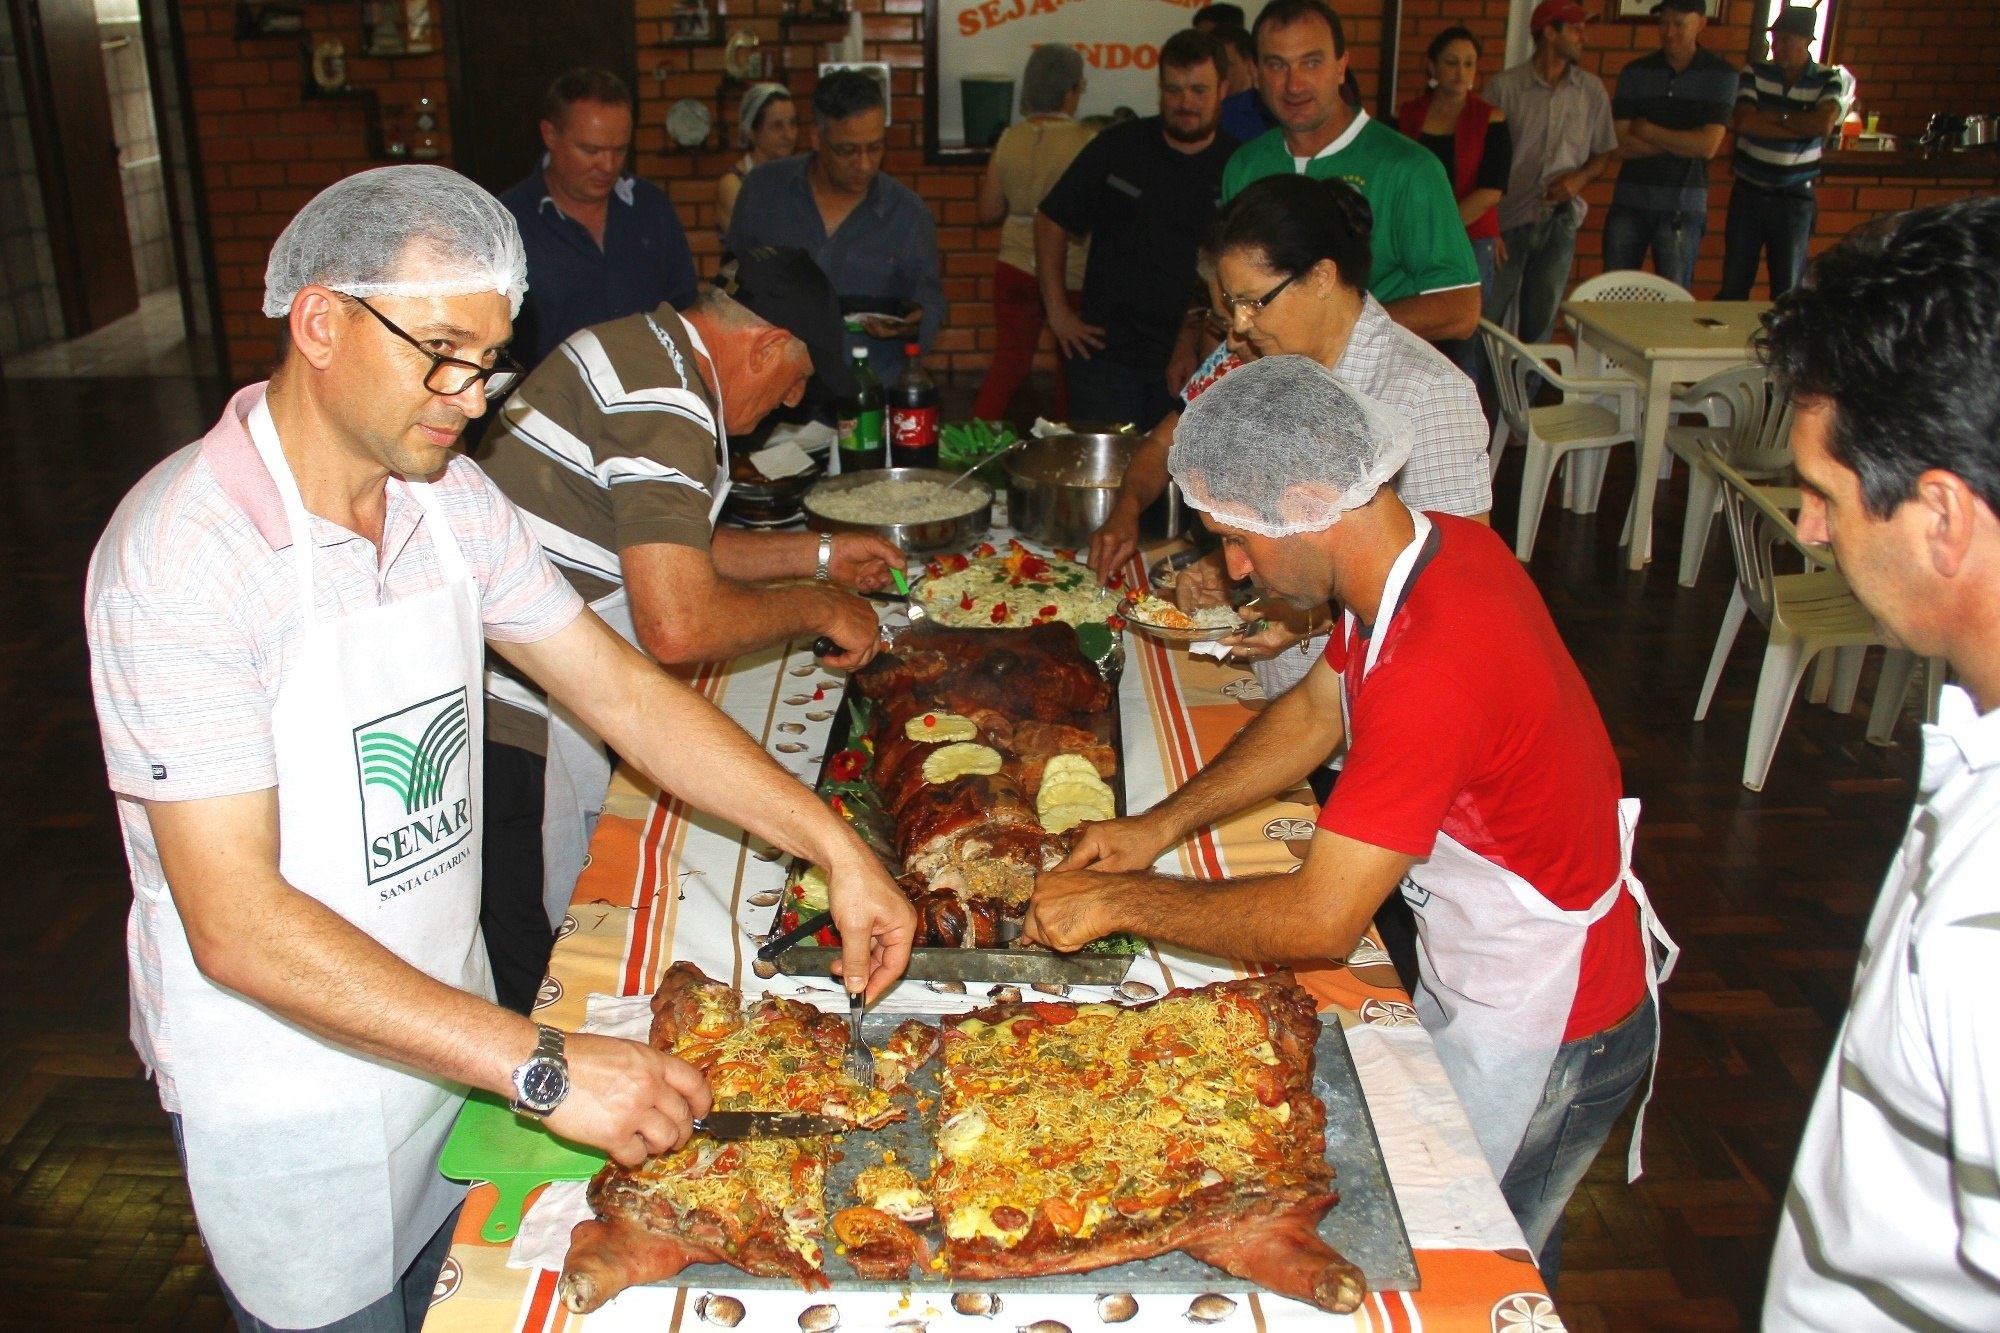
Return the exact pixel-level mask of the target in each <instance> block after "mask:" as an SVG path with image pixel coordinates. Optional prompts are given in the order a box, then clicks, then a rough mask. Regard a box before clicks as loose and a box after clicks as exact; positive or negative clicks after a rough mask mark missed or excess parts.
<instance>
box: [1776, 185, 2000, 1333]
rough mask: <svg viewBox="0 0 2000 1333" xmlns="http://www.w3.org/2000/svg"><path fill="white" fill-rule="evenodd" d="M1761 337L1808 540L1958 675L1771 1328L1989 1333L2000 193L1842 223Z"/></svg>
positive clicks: (1817, 1116) (1998, 1036)
mask: <svg viewBox="0 0 2000 1333" xmlns="http://www.w3.org/2000/svg"><path fill="white" fill-rule="evenodd" d="M1764 323H1765V332H1764V333H1763V334H1762V335H1761V336H1760V339H1759V342H1760V344H1761V348H1762V351H1763V355H1764V359H1765V361H1766V362H1767V363H1768V364H1769V365H1770V366H1771V368H1772V370H1773V371H1774V372H1775V373H1776V375H1777V377H1778V381H1779V383H1780V384H1782V385H1783V386H1784V388H1785V391H1786V392H1787V393H1788V394H1790V396H1791V400H1792V403H1793V404H1794V406H1795V408H1796V411H1797V415H1796V417H1795V418H1794V424H1793V427H1792V450H1793V454H1794V457H1795V459H1796V461H1797V464H1798V469H1799V480H1800V485H1801V489H1802V492H1803V495H1804V505H1803V508H1802V509H1801V511H1800V514H1799V535H1800V536H1801V537H1803V538H1804V539H1805V540H1807V541H1812V542H1831V543H1832V545H1833V553H1834V558H1835V559H1836V560H1837V561H1838V562H1839V565H1840V571H1841V573H1843V574H1845V575H1846V576H1847V580H1848V582H1849V583H1850V584H1851V585H1852V586H1853V589H1854V595H1855V596H1856V597H1857V598H1859V599H1860V601H1861V604H1862V605H1863V606H1865V607H1867V608H1868V610H1869V612H1870V613H1871V614H1873V615H1874V616H1875V617H1876V619H1877V620H1878V621H1879V622H1880V623H1881V626H1882V630H1883V632H1884V634H1885V635H1886V636H1887V637H1888V640H1889V642H1891V643H1894V644H1898V645H1900V646H1902V647H1904V648H1908V649H1909V650H1911V651H1912V652H1915V653H1919V654H1923V655H1927V656H1939V657H1943V658H1944V659H1945V660H1946V661H1948V662H1950V663H1951V667H1952V672H1953V675H1954V678H1955V679H1956V680H1957V681H1958V682H1959V683H1958V684H1956V685H1951V686H1947V687H1946V688H1945V691H1944V696H1943V698H1942V700H1941V701H1940V703H1939V707H1938V721H1937V724H1936V725H1934V726H1929V727H1926V728H1924V754H1923V768H1922V771H1921V777H1920V780H1919V783H1918V791H1917V807H1916V809H1915V811H1914V812H1912V815H1911V818H1910V825H1909V831H1908V832H1907V833H1905V834H1904V836H1903V845H1902V847H1901V848H1900V849H1899V850H1898V851H1897V853H1896V858H1895V860H1894V861H1893V862H1891V863H1890V866H1889V873H1888V875H1887V877H1886V878H1885V879H1884V881H1883V886H1882V894H1881V897H1880V898H1879V899H1878V900H1877V902H1876V904H1875V911H1874V913H1873V915H1872V916H1871V917H1870V918H1869V922H1868V935H1867V938H1866V939H1865V940H1864V941H1863V942H1862V945H1861V956H1860V963H1859V965H1858V966H1857V967H1856V969H1855V975H1854V998H1853V1001H1852V1003H1851V1005H1850V1007H1849V1009H1848V1012H1847V1018H1846V1021H1845V1022H1844V1023H1843V1024H1842V1025H1841V1029H1840V1035H1839V1037H1838V1038H1837V1039H1836V1040H1835V1042H1834V1049H1833V1058H1832V1059H1831V1060H1830V1061H1829V1062H1828V1064H1827V1070H1826V1074H1825V1077H1824V1078H1822V1079H1821V1081H1820V1085H1819V1095H1818V1096H1817V1097H1816V1098H1814V1100H1813V1109H1812V1115H1811V1117H1810V1118H1809V1119H1808V1120H1807V1121H1806V1132H1805V1138H1804V1140H1803V1142H1801V1143H1800V1145H1799V1156H1798V1164H1797V1166H1796V1167H1795V1168H1794V1171H1793V1174H1792V1187H1791V1190H1790V1192H1789V1193H1788V1194H1787V1195H1786V1198H1785V1208H1784V1213H1783V1215H1782V1216H1781V1217H1780V1219H1779V1223H1778V1245H1777V1252H1776V1254H1775V1255H1774V1256H1773V1258H1772V1262H1771V1280H1770V1284H1769V1286H1768V1287H1767V1289H1766V1292H1765V1304H1764V1324H1763V1326H1764V1328H1765V1329H1766V1330H1769V1331H1770V1333H1794V1331H1795V1330H1808V1329H1810V1330H1828V1331H1829V1333H1830V1331H1831V1330H1839V1331H1840V1333H1870V1331H1872V1330H1878V1329H1879V1330H1889V1329H1946V1328H1950V1329H1995V1328H2000V1179H1996V1175H1995V1167H1996V1164H2000V1023H1995V1022H1994V1021H1993V1017H1992V1013H1993V978H1994V977H1995V975H1997V974H2000V873H1996V872H2000V712H1996V711H1995V710H1996V707H2000V617H1996V616H1995V614H1994V608H1995V606H2000V376H1995V375H1994V373H1993V369H1994V367H1995V365H2000V199H1963V200H1959V201H1958V202H1956V203H1951V204H1945V205H1942V206H1941V207H1938V208H1928V209H1924V210H1922V211H1920V212H1915V213H1903V214H1900V215H1898V216H1897V217H1895V218H1892V219H1890V220H1889V222H1888V224H1887V226H1885V227H1884V228H1881V229H1879V230H1878V229H1870V230H1868V231H1866V232H1856V233H1855V234H1854V235H1852V236H1850V237H1848V238H1847V239H1846V240H1845V241H1843V242H1841V244H1840V245H1839V246H1837V247H1835V248H1834V249H1832V250H1829V251H1827V253H1826V254H1824V255H1822V256H1821V257H1820V259H1819V263H1818V265H1817V267H1816V268H1815V269H1814V277H1813V282H1812V284H1811V285H1810V286H1803V287H1795V288H1793V289H1792V291H1790V292H1789V293H1787V294H1786V295H1785V296H1783V297H1781V298H1780V299H1779V301H1778V303H1777V305H1776V306H1775V307H1774V308H1773V309H1772V310H1771V312H1770V313H1769V314H1768V315H1766V316H1765V321H1764Z"/></svg>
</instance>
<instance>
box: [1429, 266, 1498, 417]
mask: <svg viewBox="0 0 2000 1333" xmlns="http://www.w3.org/2000/svg"><path fill="white" fill-rule="evenodd" d="M1493 240H1494V238H1493V237H1491V236H1485V237H1482V238H1480V239H1479V240H1476V241H1474V242H1473V243H1472V258H1473V261H1474V262H1475V263H1477V264H1478V265H1479V306H1480V311H1481V313H1482V314H1483V313H1484V312H1485V308H1486V302H1487V300H1488V299H1489V298H1490V297H1491V296H1492V294H1493ZM1432 346H1434V347H1436V348H1437V349H1438V350H1439V351H1440V352H1443V353H1444V354H1445V355H1446V356H1448V357H1450V358H1451V363H1452V364H1453V365H1455V366H1457V367H1458V368H1459V369H1460V370H1462V371H1464V372H1465V377H1466V378H1467V379H1469V380H1471V381H1472V382H1473V383H1474V384H1477V383H1479V367H1480V364H1481V361H1482V358H1481V356H1480V354H1479V331H1478V330H1477V329H1475V330H1473V332H1472V336H1471V337H1469V338H1443V339H1440V340H1439V341H1437V342H1435V343H1433V344H1432Z"/></svg>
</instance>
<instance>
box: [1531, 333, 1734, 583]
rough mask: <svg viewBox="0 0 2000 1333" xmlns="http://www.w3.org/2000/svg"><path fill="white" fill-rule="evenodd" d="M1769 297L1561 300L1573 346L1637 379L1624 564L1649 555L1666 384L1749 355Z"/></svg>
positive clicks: (1668, 400)
mask: <svg viewBox="0 0 2000 1333" xmlns="http://www.w3.org/2000/svg"><path fill="white" fill-rule="evenodd" d="M1770 308H1771V303H1770V302H1769V301H1566V302H1564V303H1563V307H1562V313H1563V314H1564V315H1565V316H1566V317H1567V318H1569V319H1571V320H1573V321H1574V322H1575V324H1576V331H1577V350H1578V351H1579V352H1585V351H1587V352H1589V353H1592V354H1593V355H1594V356H1595V357H1596V358H1597V362H1598V365H1599V367H1600V368H1601V367H1605V366H1612V367H1616V368H1617V369H1619V370H1621V371H1624V372H1625V373H1626V374H1628V375H1631V376H1632V377H1633V378H1634V379H1636V380H1638V381H1639V383H1640V384H1641V385H1643V386H1644V387H1645V398H1644V402H1643V403H1642V404H1641V417H1640V436H1639V461H1638V477H1637V479H1636V480H1635V482H1634V500H1633V515H1632V532H1631V545H1630V546H1629V547H1627V548H1626V552H1625V563H1626V567H1627V568H1629V569H1643V568H1644V567H1645V564H1646V562H1647V561H1648V560H1650V559H1652V557H1653V497H1654V495H1655V493H1656V492H1657V491H1658V489H1659V484H1660V460H1661V458H1662V457H1663V456H1664V455H1665V454H1666V450H1667V427H1668V426H1669V425H1670V424H1672V423H1671V422H1670V420H1669V418H1670V416H1671V415H1672V413H1671V406H1672V403H1673V396H1674V390H1675V389H1676V388H1679V387H1681V386H1683V385H1688V384H1693V383H1694V382H1695V381H1697V380H1700V379H1704V378H1706V377H1707V376H1709V375H1712V374H1714V373H1715V372H1716V371H1718V370H1727V369H1729V368H1730V367H1731V366H1740V365H1742V364H1744V363H1745V362H1747V361H1750V360H1752V359H1754V354H1753V353H1752V351H1751V348H1750V338H1751V335H1753V334H1754V333H1756V331H1757V322H1758V317H1759V316H1760V315H1762V314H1763V313H1764V312H1765V311H1766V310H1769V309H1770Z"/></svg>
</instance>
